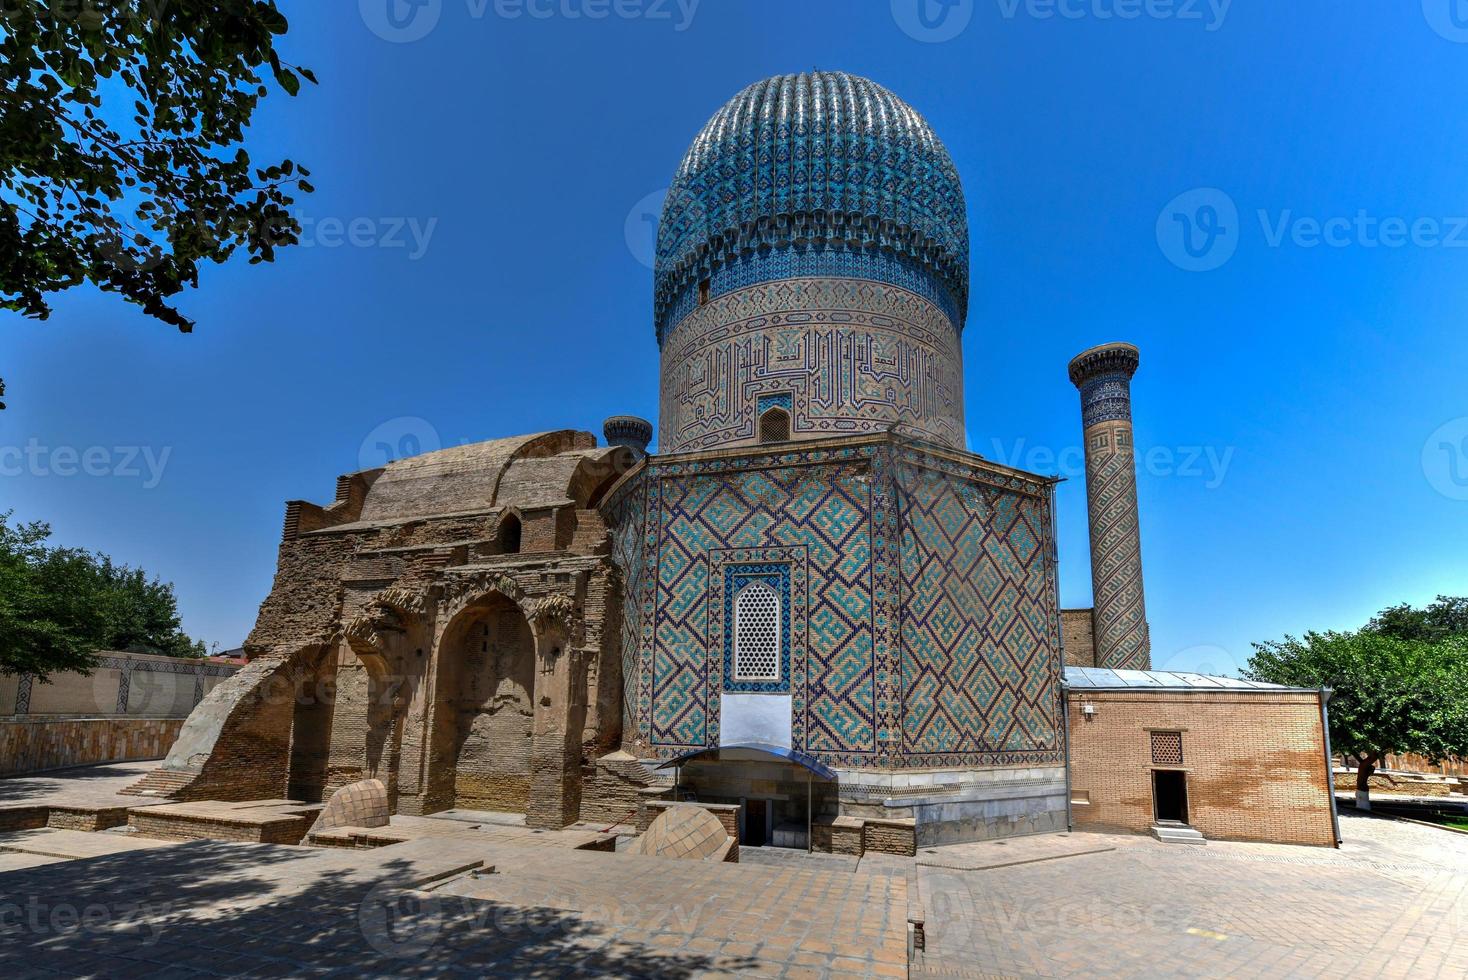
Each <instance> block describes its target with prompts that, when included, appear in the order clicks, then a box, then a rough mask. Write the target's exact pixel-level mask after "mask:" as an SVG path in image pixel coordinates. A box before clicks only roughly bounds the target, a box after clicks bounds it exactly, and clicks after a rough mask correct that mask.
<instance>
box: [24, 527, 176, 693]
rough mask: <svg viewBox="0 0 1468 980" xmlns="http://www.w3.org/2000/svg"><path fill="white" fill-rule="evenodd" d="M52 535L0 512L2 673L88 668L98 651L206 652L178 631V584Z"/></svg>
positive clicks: (37, 673) (32, 672)
mask: <svg viewBox="0 0 1468 980" xmlns="http://www.w3.org/2000/svg"><path fill="white" fill-rule="evenodd" d="M50 536H51V528H50V527H49V526H47V525H46V524H44V523H41V522H39V521H37V522H34V523H30V524H16V525H14V526H12V525H11V523H10V514H9V513H6V514H0V674H34V675H37V676H39V677H42V678H45V677H46V676H47V675H49V674H50V673H52V672H54V671H68V670H82V671H85V670H89V669H90V668H91V667H92V666H93V664H94V662H95V661H94V658H93V656H92V654H93V653H94V652H95V651H97V650H128V651H132V652H135V653H159V654H166V655H168V656H172V657H202V656H204V655H205V649H204V644H203V642H202V641H194V640H191V639H189V637H187V636H185V635H184V633H183V631H182V630H181V629H180V628H179V619H178V606H177V602H176V601H175V599H174V595H173V586H172V585H169V584H168V583H166V582H160V581H158V580H157V579H151V580H150V579H149V578H148V576H147V574H146V573H145V572H143V571H142V570H141V569H136V568H129V567H127V566H126V565H117V564H114V563H113V561H112V559H111V558H108V557H107V556H106V555H98V554H94V553H92V552H89V551H83V550H80V549H77V548H53V547H48V546H47V544H46V540H47V538H49V537H50Z"/></svg>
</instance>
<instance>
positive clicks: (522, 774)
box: [434, 594, 535, 813]
mask: <svg viewBox="0 0 1468 980" xmlns="http://www.w3.org/2000/svg"><path fill="white" fill-rule="evenodd" d="M438 676H439V683H438V698H437V702H438V704H437V711H438V717H439V724H438V725H437V726H436V728H437V735H438V739H439V740H440V745H442V746H443V747H444V748H445V749H447V751H443V752H436V753H435V757H436V759H437V760H438V761H439V762H440V764H441V765H443V766H444V768H445V770H446V771H443V772H440V773H438V774H436V776H437V778H436V779H434V783H435V784H436V785H437V786H438V787H440V789H439V792H438V793H436V794H435V795H436V796H437V797H438V801H439V802H441V803H442V804H443V805H445V806H452V807H458V808H460V809H467V810H500V811H507V812H511V813H524V812H525V810H526V808H527V805H528V804H529V801H530V773H531V765H530V758H531V747H532V737H533V731H534V729H533V723H534V720H535V638H534V636H533V635H532V633H531V631H530V624H529V623H528V622H527V621H526V620H525V616H524V614H523V613H521V611H520V609H519V607H518V606H516V605H515V603H513V602H512V601H510V600H509V599H507V598H505V597H504V596H501V595H498V594H496V595H492V596H490V597H488V598H486V599H485V600H483V601H482V602H479V603H476V604H474V605H472V606H470V607H468V608H467V609H465V610H464V611H463V612H461V613H460V614H459V615H458V616H457V617H456V618H455V619H454V621H453V623H451V624H450V625H449V628H448V629H447V630H446V631H445V633H444V637H443V641H442V642H441V643H440V645H439V675H438Z"/></svg>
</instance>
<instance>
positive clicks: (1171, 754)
mask: <svg viewBox="0 0 1468 980" xmlns="http://www.w3.org/2000/svg"><path fill="white" fill-rule="evenodd" d="M1152 764H1153V765H1155V766H1180V765H1182V764H1183V733H1182V732H1153V733H1152Z"/></svg>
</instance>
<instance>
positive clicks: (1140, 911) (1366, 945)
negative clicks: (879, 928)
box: [912, 813, 1468, 977]
mask: <svg viewBox="0 0 1468 980" xmlns="http://www.w3.org/2000/svg"><path fill="white" fill-rule="evenodd" d="M1341 831H1342V834H1343V836H1344V838H1345V845H1344V846H1343V847H1342V848H1341V849H1340V850H1339V851H1334V850H1328V849H1324V848H1305V847H1287V846H1281V845H1271V844H1236V843H1229V842H1221V841H1210V842H1209V843H1208V844H1207V845H1205V846H1202V847H1198V846H1188V845H1178V844H1171V845H1165V844H1159V843H1157V842H1156V841H1153V840H1151V839H1150V838H1144V837H1124V836H1112V835H1102V834H1076V835H1072V837H1071V840H1072V841H1078V842H1085V843H1088V844H1095V845H1100V846H1109V847H1110V848H1111V850H1107V851H1104V852H1101V853H1089V854H1087V853H1076V854H1075V855H1074V856H1071V857H1065V858H1060V859H1055V860H1040V861H1027V862H1026V863H1017V864H1012V865H1008V866H1002V867H991V868H989V869H987V870H982V871H972V872H969V871H958V870H953V869H952V867H927V866H920V867H919V877H920V880H921V889H922V894H923V898H924V901H925V903H926V905H927V919H928V925H927V949H926V950H925V951H924V952H923V953H921V954H919V955H917V956H916V957H915V958H914V962H913V969H912V975H913V976H931V977H953V976H996V975H997V976H1015V977H1069V976H1097V975H1101V976H1116V977H1199V976H1209V977H1211V976H1248V977H1313V976H1336V977H1340V976H1351V977H1463V976H1468V835H1464V834H1453V833H1450V832H1446V831H1442V830H1437V829H1433V828H1427V827H1420V826H1416V825H1413V824H1407V823H1400V822H1393V821H1387V820H1378V819H1373V818H1369V817H1362V816H1355V815H1351V814H1346V813H1343V814H1342V816H1341ZM1010 843H1011V846H1012V848H1013V849H1015V850H1022V849H1023V848H1025V847H1026V846H1027V845H1030V844H1031V842H1029V841H1022V842H1010ZM987 846H989V845H958V846H955V847H947V848H937V849H933V850H932V851H922V852H919V855H918V861H919V862H934V863H942V864H946V865H957V864H960V863H961V862H959V861H956V860H955V859H954V858H955V854H956V853H962V852H965V851H968V852H973V851H976V850H979V849H982V848H984V847H987ZM935 852H936V853H935ZM1020 856H1021V857H1022V858H1023V857H1027V856H1028V855H1025V854H1023V853H1021V855H1020ZM975 863H977V862H975Z"/></svg>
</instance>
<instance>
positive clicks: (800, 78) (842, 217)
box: [654, 72, 968, 340]
mask: <svg viewBox="0 0 1468 980" xmlns="http://www.w3.org/2000/svg"><path fill="white" fill-rule="evenodd" d="M762 250H769V251H775V250H795V251H827V252H829V251H836V252H842V251H844V252H867V253H878V254H886V255H889V256H891V257H894V258H896V259H898V260H900V261H901V262H902V263H903V264H904V265H909V264H910V265H913V266H916V267H917V268H918V269H919V270H920V271H921V272H925V273H927V274H928V275H929V276H931V277H932V278H933V279H935V280H936V282H937V283H938V284H939V286H940V287H941V288H942V289H943V291H945V292H947V293H948V296H947V297H946V299H947V300H948V302H946V303H945V304H944V305H945V306H947V307H949V308H950V309H952V310H953V311H955V312H956V315H957V322H958V323H959V324H960V325H961V324H962V320H963V315H964V311H965V309H966V307H967V302H968V219H967V216H966V214H965V210H964V200H963V189H962V188H961V187H960V185H959V180H958V171H957V170H956V169H955V168H954V166H953V160H952V159H951V158H950V157H949V156H948V151H947V149H945V148H944V146H943V144H942V143H941V142H940V141H939V140H938V137H937V136H936V135H934V133H933V130H932V127H930V126H929V125H928V123H927V120H925V119H924V118H923V117H922V116H921V115H919V114H918V112H917V110H915V109H913V108H912V107H911V106H910V105H908V104H907V103H906V102H903V101H902V100H901V99H899V98H898V97H897V96H895V95H893V94H892V93H891V92H889V91H887V89H885V88H883V87H882V86H880V85H878V84H876V83H875V82H872V81H868V80H867V79H865V78H859V77H857V76H855V75H848V74H846V73H844V72H811V73H803V74H799V75H777V76H775V77H773V78H767V79H765V80H764V81H762V82H756V83H754V84H753V85H751V86H749V87H748V88H746V89H745V90H744V91H742V92H740V93H739V94H738V95H736V96H735V97H734V98H733V99H731V100H730V101H729V102H728V103H727V104H726V105H725V106H724V107H723V108H722V109H720V110H719V111H718V112H717V113H715V114H714V117H713V118H712V119H710V120H709V121H708V123H707V125H705V126H704V127H703V131H702V132H700V133H699V134H698V136H697V138H695V139H694V141H693V145H692V146H690V147H689V148H688V152H687V154H685V155H684V157H683V162H682V164H681V165H680V166H679V167H678V173H677V175H676V176H675V177H674V179H673V183H672V185H671V186H670V187H669V189H668V196H667V200H666V202H665V203H664V205H663V214H662V220H661V222H660V223H659V226H658V246H657V263H656V273H655V296H654V316H655V320H656V324H657V330H658V337H659V339H660V340H661V338H662V336H663V333H664V330H665V329H666V327H668V326H669V325H670V323H671V322H672V321H673V320H676V316H673V315H672V314H673V313H674V312H675V311H677V310H679V309H682V308H686V304H685V303H683V302H682V300H684V299H685V298H686V296H687V294H688V292H689V291H690V290H692V289H696V288H697V286H698V283H699V282H701V281H702V280H704V279H706V278H709V276H710V275H711V274H712V273H713V272H714V271H716V270H718V269H720V268H722V267H723V266H725V265H726V264H728V263H731V262H735V261H738V260H739V259H740V258H741V257H742V256H747V255H750V254H751V253H756V252H759V251H762Z"/></svg>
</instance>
